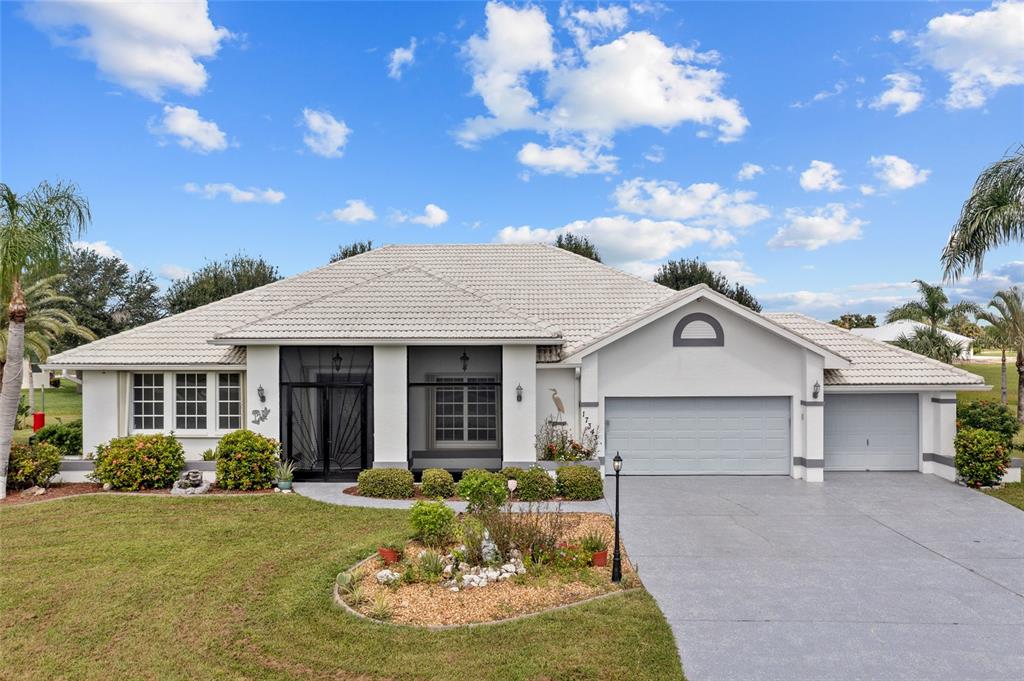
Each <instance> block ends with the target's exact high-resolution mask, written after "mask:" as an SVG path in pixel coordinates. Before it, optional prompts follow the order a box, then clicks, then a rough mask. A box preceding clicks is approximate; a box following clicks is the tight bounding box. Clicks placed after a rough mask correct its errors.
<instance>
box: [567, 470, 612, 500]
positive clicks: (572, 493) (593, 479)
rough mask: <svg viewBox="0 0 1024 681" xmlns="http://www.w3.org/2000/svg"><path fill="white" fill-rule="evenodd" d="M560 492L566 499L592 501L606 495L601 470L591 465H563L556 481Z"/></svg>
mask: <svg viewBox="0 0 1024 681" xmlns="http://www.w3.org/2000/svg"><path fill="white" fill-rule="evenodd" d="M556 488H557V489H558V493H559V494H560V495H561V496H562V497H563V498H564V499H571V500H573V501H592V500H594V499H600V498H601V497H603V496H604V485H603V484H602V483H601V472H600V471H599V470H597V469H596V468H590V467H589V466H562V467H561V468H559V469H558V480H557V482H556Z"/></svg>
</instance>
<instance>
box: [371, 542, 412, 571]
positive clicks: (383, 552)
mask: <svg viewBox="0 0 1024 681" xmlns="http://www.w3.org/2000/svg"><path fill="white" fill-rule="evenodd" d="M404 553H405V544H404V543H402V542H395V541H392V542H387V543H386V544H381V545H380V547H378V548H377V555H379V556H380V557H381V558H382V559H383V560H384V562H385V563H386V564H388V565H393V564H394V563H397V562H398V561H399V560H401V559H402V554H404Z"/></svg>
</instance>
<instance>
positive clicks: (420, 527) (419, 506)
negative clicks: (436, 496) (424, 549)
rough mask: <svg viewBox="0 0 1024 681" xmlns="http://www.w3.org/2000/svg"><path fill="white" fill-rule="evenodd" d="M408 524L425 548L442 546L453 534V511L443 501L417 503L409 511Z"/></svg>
mask: <svg viewBox="0 0 1024 681" xmlns="http://www.w3.org/2000/svg"><path fill="white" fill-rule="evenodd" d="M409 523H410V524H411V525H412V529H413V532H415V533H416V537H417V538H418V539H420V540H421V541H422V542H423V543H424V544H426V545H427V546H444V545H445V544H447V543H448V542H449V541H450V540H451V538H452V536H453V535H454V534H455V511H453V510H452V509H450V508H448V504H446V503H444V502H443V501H417V502H416V503H414V504H413V505H412V510H410V511H409Z"/></svg>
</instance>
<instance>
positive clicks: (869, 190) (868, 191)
mask: <svg viewBox="0 0 1024 681" xmlns="http://www.w3.org/2000/svg"><path fill="white" fill-rule="evenodd" d="M858 189H860V193H861V194H862V195H864V196H871V195H873V194H874V193H875V191H876V190H875V188H874V187H872V186H871V185H870V184H862V185H861V186H860V187H858Z"/></svg>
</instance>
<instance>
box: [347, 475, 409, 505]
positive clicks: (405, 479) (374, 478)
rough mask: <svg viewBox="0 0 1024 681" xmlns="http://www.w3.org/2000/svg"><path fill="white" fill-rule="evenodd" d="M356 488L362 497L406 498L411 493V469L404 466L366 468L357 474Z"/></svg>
mask: <svg viewBox="0 0 1024 681" xmlns="http://www.w3.org/2000/svg"><path fill="white" fill-rule="evenodd" d="M356 488H357V489H358V490H359V494H360V495H361V496H364V497H382V498H384V499H408V498H409V497H411V496H412V495H413V493H414V492H415V489H414V488H413V479H412V471H407V470H405V469H404V468H367V469H366V470H365V471H363V472H361V473H360V474H359V478H358V479H357V480H356Z"/></svg>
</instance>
